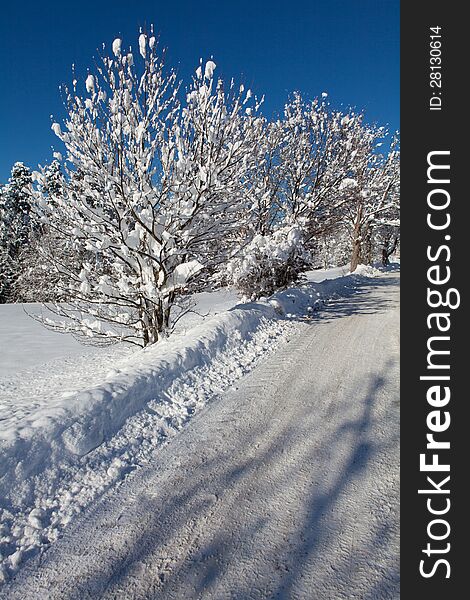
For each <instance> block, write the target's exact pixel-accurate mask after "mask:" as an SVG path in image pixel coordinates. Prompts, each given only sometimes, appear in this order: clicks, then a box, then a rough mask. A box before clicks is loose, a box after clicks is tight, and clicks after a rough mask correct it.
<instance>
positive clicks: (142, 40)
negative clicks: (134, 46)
mask: <svg viewBox="0 0 470 600" xmlns="http://www.w3.org/2000/svg"><path fill="white" fill-rule="evenodd" d="M146 47H147V38H146V37H145V34H144V33H141V34H140V35H139V52H140V55H141V56H142V58H145V54H146Z"/></svg>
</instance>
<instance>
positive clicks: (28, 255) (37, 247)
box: [14, 159, 76, 302]
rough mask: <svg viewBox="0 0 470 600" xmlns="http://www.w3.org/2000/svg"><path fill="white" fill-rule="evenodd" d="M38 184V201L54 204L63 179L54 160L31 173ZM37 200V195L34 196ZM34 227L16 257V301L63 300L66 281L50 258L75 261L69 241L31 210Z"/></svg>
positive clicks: (62, 262)
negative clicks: (53, 265) (54, 267)
mask: <svg viewBox="0 0 470 600" xmlns="http://www.w3.org/2000/svg"><path fill="white" fill-rule="evenodd" d="M32 178H33V180H35V179H38V180H39V181H40V184H39V189H40V192H41V201H42V202H44V201H46V202H50V203H51V204H52V205H53V203H54V200H53V197H55V198H57V197H60V196H61V194H62V189H63V187H64V176H63V173H62V170H61V166H60V163H59V161H58V160H57V159H55V160H53V161H52V163H51V164H50V165H47V166H46V167H44V168H41V172H40V173H37V172H35V173H33V174H32ZM36 197H37V194H36ZM32 215H33V217H34V219H35V225H34V227H33V229H32V231H31V233H30V237H29V240H28V243H27V244H25V245H24V246H23V247H22V249H21V251H20V253H19V255H18V273H17V278H16V281H15V285H14V292H15V298H16V299H17V300H18V301H21V302H50V301H55V300H57V301H59V300H64V299H65V298H66V296H65V295H64V290H65V288H66V283H65V281H62V279H63V275H62V273H61V271H59V270H58V269H51V264H50V263H51V258H52V259H53V261H54V263H55V264H65V263H67V262H69V264H73V262H74V261H75V259H76V256H75V253H74V252H72V251H71V242H70V240H69V239H67V238H64V236H62V235H61V234H60V232H58V231H57V230H55V229H53V228H50V227H48V226H47V224H46V223H44V222H41V217H42V211H38V210H34V207H33V210H32Z"/></svg>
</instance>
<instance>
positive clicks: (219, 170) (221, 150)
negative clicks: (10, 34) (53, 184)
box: [37, 33, 257, 346]
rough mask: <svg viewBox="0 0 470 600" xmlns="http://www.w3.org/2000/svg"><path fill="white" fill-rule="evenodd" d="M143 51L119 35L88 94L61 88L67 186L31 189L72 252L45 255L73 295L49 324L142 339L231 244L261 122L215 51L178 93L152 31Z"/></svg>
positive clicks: (147, 339)
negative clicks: (221, 75)
mask: <svg viewBox="0 0 470 600" xmlns="http://www.w3.org/2000/svg"><path fill="white" fill-rule="evenodd" d="M139 54H140V57H134V55H133V54H132V53H131V52H130V51H124V50H123V48H122V44H121V41H120V40H115V41H114V42H113V55H114V56H113V57H104V58H103V60H102V64H101V65H100V66H99V67H98V68H97V72H96V73H95V74H94V75H92V74H88V75H87V77H86V80H85V93H84V94H83V95H79V94H78V93H76V90H75V89H74V90H73V91H70V90H67V109H68V118H67V120H66V122H65V124H64V127H61V126H60V125H59V124H57V123H54V124H53V125H52V129H53V131H54V132H55V133H56V135H57V136H58V137H59V138H60V139H61V140H62V142H63V143H64V145H65V148H66V153H65V158H66V160H65V162H64V172H65V175H66V177H65V181H64V187H63V189H62V190H61V193H60V194H58V195H55V194H52V196H51V198H48V199H45V198H44V197H43V190H42V189H41V185H42V183H41V175H39V176H38V186H37V193H38V195H39V197H38V206H39V211H40V213H41V218H42V221H43V223H45V224H46V225H47V227H49V228H51V229H52V230H55V231H57V232H59V234H60V235H62V236H64V237H65V238H67V239H69V240H71V241H72V246H73V248H74V249H75V252H76V258H77V260H76V262H75V263H74V264H70V263H68V264H65V265H64V264H63V263H62V261H60V259H59V258H58V257H54V256H51V257H50V259H51V264H52V265H53V267H54V268H55V269H56V270H57V271H58V272H59V273H62V274H63V273H64V271H65V272H66V274H67V276H68V278H67V290H64V292H66V294H67V296H68V297H70V298H71V302H70V305H64V304H56V305H55V306H54V307H51V309H52V311H53V312H54V313H55V314H56V316H58V317H59V320H57V318H56V319H53V320H52V319H51V320H50V321H49V320H48V321H47V323H46V324H48V325H50V326H52V327H57V328H59V329H65V330H67V331H70V332H72V333H74V334H76V335H78V336H87V337H89V338H90V339H91V340H96V341H98V342H100V341H101V342H102V343H106V342H111V341H115V340H116V339H123V340H127V341H130V342H133V343H136V344H138V345H143V346H145V345H147V344H150V343H153V342H155V341H157V339H158V338H159V337H160V336H161V335H162V334H165V332H167V331H168V330H169V329H170V328H171V324H172V314H173V313H176V315H178V314H179V313H181V311H182V310H183V309H184V307H183V305H184V301H185V298H186V297H187V292H188V290H190V289H192V288H191V286H194V285H196V284H197V281H198V280H203V278H204V274H206V273H208V272H210V270H211V269H213V268H214V267H215V266H216V265H217V264H220V262H221V261H222V260H223V258H224V255H225V254H226V253H227V251H228V249H229V247H230V244H231V239H232V237H233V233H234V231H235V230H236V229H237V223H238V215H239V214H240V213H241V212H243V201H244V200H243V194H242V193H241V192H240V183H241V182H242V181H243V179H244V177H246V173H247V172H248V170H249V169H250V164H251V161H252V158H251V155H250V149H251V146H252V144H253V143H254V142H255V133H253V132H256V130H257V125H256V117H254V116H250V117H248V116H247V115H246V113H245V112H244V110H243V109H244V106H245V98H246V94H245V95H243V94H242V92H241V91H240V90H237V91H235V89H234V85H233V84H232V85H231V86H230V87H229V89H228V90H227V91H226V90H225V89H224V85H223V82H222V81H221V80H219V79H217V78H216V77H215V69H216V65H215V63H214V62H213V61H208V62H207V63H206V65H205V69H204V76H202V71H201V69H198V71H197V74H196V75H195V77H194V79H193V82H192V84H191V86H190V88H189V90H188V93H187V95H186V98H185V99H184V100H183V101H181V100H180V99H179V94H178V93H179V84H178V82H177V81H176V76H175V73H174V72H173V71H171V70H169V71H167V70H166V69H165V68H164V64H163V58H162V55H163V53H160V52H159V49H158V44H156V43H155V40H154V38H151V40H150V42H149V41H148V40H147V37H146V36H145V34H143V33H141V34H140V36H139ZM253 110H254V112H256V107H254V109H253ZM221 242H223V243H221Z"/></svg>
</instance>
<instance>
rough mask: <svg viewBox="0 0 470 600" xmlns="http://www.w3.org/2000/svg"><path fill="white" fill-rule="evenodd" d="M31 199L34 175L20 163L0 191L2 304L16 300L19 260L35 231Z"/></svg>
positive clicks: (0, 278) (0, 292)
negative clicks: (15, 285)
mask: <svg viewBox="0 0 470 600" xmlns="http://www.w3.org/2000/svg"><path fill="white" fill-rule="evenodd" d="M31 195H32V188H31V171H30V169H29V168H28V167H26V166H25V165H24V164H23V163H21V162H17V163H15V164H14V165H13V168H12V170H11V176H10V178H9V180H8V183H7V184H6V185H4V186H3V187H2V188H0V302H8V301H10V300H12V299H14V290H13V288H14V283H15V281H16V278H17V276H18V270H19V266H18V257H19V255H20V253H21V250H22V248H24V247H25V245H26V244H27V242H28V239H29V237H30V235H31V231H32V221H31Z"/></svg>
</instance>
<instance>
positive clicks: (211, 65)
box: [204, 60, 216, 79]
mask: <svg viewBox="0 0 470 600" xmlns="http://www.w3.org/2000/svg"><path fill="white" fill-rule="evenodd" d="M215 67H216V65H215V62H214V61H212V60H208V61H207V62H206V68H205V70H204V77H205V78H206V79H211V77H212V75H213V74H214V71H215Z"/></svg>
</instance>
